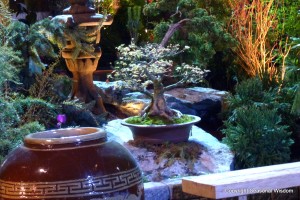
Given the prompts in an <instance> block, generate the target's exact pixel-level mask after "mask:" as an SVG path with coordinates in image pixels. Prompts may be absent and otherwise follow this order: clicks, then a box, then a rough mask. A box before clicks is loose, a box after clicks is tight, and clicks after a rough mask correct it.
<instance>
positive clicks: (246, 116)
mask: <svg viewBox="0 0 300 200" xmlns="http://www.w3.org/2000/svg"><path fill="white" fill-rule="evenodd" d="M234 115H235V117H234V118H235V120H234V121H232V122H226V123H225V125H226V127H227V128H226V129H224V130H223V133H224V134H225V135H226V137H225V138H224V142H225V143H226V144H228V145H229V147H230V148H231V150H232V151H233V152H234V154H235V157H236V160H235V161H236V163H235V167H236V168H238V169H239V168H250V167H258V166H265V165H272V164H279V163H285V162H288V161H289V159H290V146H291V145H292V143H293V141H292V140H291V139H290V135H291V133H290V132H288V131H287V129H288V127H287V126H283V125H281V124H280V123H281V118H280V116H279V115H278V114H277V111H276V110H274V109H273V110H271V109H268V108H266V107H260V108H258V107H256V106H254V105H252V106H249V107H240V108H237V109H236V110H235V113H234Z"/></svg>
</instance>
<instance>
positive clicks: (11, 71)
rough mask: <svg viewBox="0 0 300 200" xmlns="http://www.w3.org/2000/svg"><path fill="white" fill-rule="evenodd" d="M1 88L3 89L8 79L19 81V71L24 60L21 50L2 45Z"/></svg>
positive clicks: (0, 50) (0, 52)
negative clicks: (21, 56) (17, 50)
mask: <svg viewBox="0 0 300 200" xmlns="http://www.w3.org/2000/svg"><path fill="white" fill-rule="evenodd" d="M0 55H1V56H0V90H3V89H4V87H5V86H6V85H5V83H7V82H8V81H14V82H18V76H17V74H18V72H19V70H20V69H21V66H22V63H23V60H22V58H20V52H16V51H13V49H12V48H10V47H8V46H5V45H3V46H1V47H0Z"/></svg>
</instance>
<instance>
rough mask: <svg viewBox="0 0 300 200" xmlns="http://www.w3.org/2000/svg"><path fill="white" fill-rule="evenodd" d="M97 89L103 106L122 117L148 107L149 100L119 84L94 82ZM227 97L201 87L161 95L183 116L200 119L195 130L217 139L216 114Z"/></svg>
mask: <svg viewBox="0 0 300 200" xmlns="http://www.w3.org/2000/svg"><path fill="white" fill-rule="evenodd" d="M94 83H95V85H96V86H97V87H98V88H100V89H101V90H99V91H100V92H101V96H102V97H103V99H104V102H105V103H106V104H111V105H113V106H114V107H115V108H116V109H117V110H118V111H120V112H122V113H123V114H125V116H135V115H138V114H140V113H141V111H142V110H143V109H144V108H145V107H146V106H147V105H148V104H149V103H150V99H149V98H148V97H147V96H146V95H144V94H142V93H140V92H131V91H130V90H127V89H126V90H119V89H116V87H115V86H116V85H118V84H119V85H120V84H122V82H108V83H106V82H101V81H94ZM227 95H228V93H227V92H225V91H219V90H214V89H210V88H203V87H193V88H175V89H173V90H170V91H167V92H166V93H165V98H166V101H167V103H168V106H169V107H171V108H173V109H177V110H179V111H181V112H182V113H184V114H192V115H197V116H199V117H201V121H200V123H199V124H197V126H200V127H201V128H203V129H204V130H206V131H208V132H210V133H214V135H215V136H216V137H217V138H218V139H220V137H221V136H220V135H216V134H219V133H215V131H216V130H218V129H219V128H220V126H221V125H222V119H221V118H220V113H221V112H222V110H223V109H224V107H225V103H224V102H225V98H226V96H227Z"/></svg>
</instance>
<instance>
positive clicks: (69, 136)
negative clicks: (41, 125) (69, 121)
mask: <svg viewBox="0 0 300 200" xmlns="http://www.w3.org/2000/svg"><path fill="white" fill-rule="evenodd" d="M106 137H107V135H106V132H105V130H104V129H102V128H96V127H79V128H60V129H53V130H46V131H41V132H36V133H32V134H29V135H27V136H25V137H24V144H25V145H26V144H27V145H60V144H71V143H81V142H89V141H93V140H101V139H105V138H106Z"/></svg>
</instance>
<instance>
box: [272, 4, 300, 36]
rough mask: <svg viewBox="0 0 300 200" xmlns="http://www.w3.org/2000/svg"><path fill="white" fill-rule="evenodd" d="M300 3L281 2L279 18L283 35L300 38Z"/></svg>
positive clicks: (279, 27)
mask: <svg viewBox="0 0 300 200" xmlns="http://www.w3.org/2000/svg"><path fill="white" fill-rule="evenodd" d="M299 8H300V2H299V1H294V0H284V1H281V3H280V6H279V7H278V8H277V9H278V10H277V11H276V12H277V16H278V19H279V20H278V22H279V26H278V29H279V30H280V32H282V34H286V35H288V36H293V37H300V24H299V23H295V22H299V20H300V15H299Z"/></svg>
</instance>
